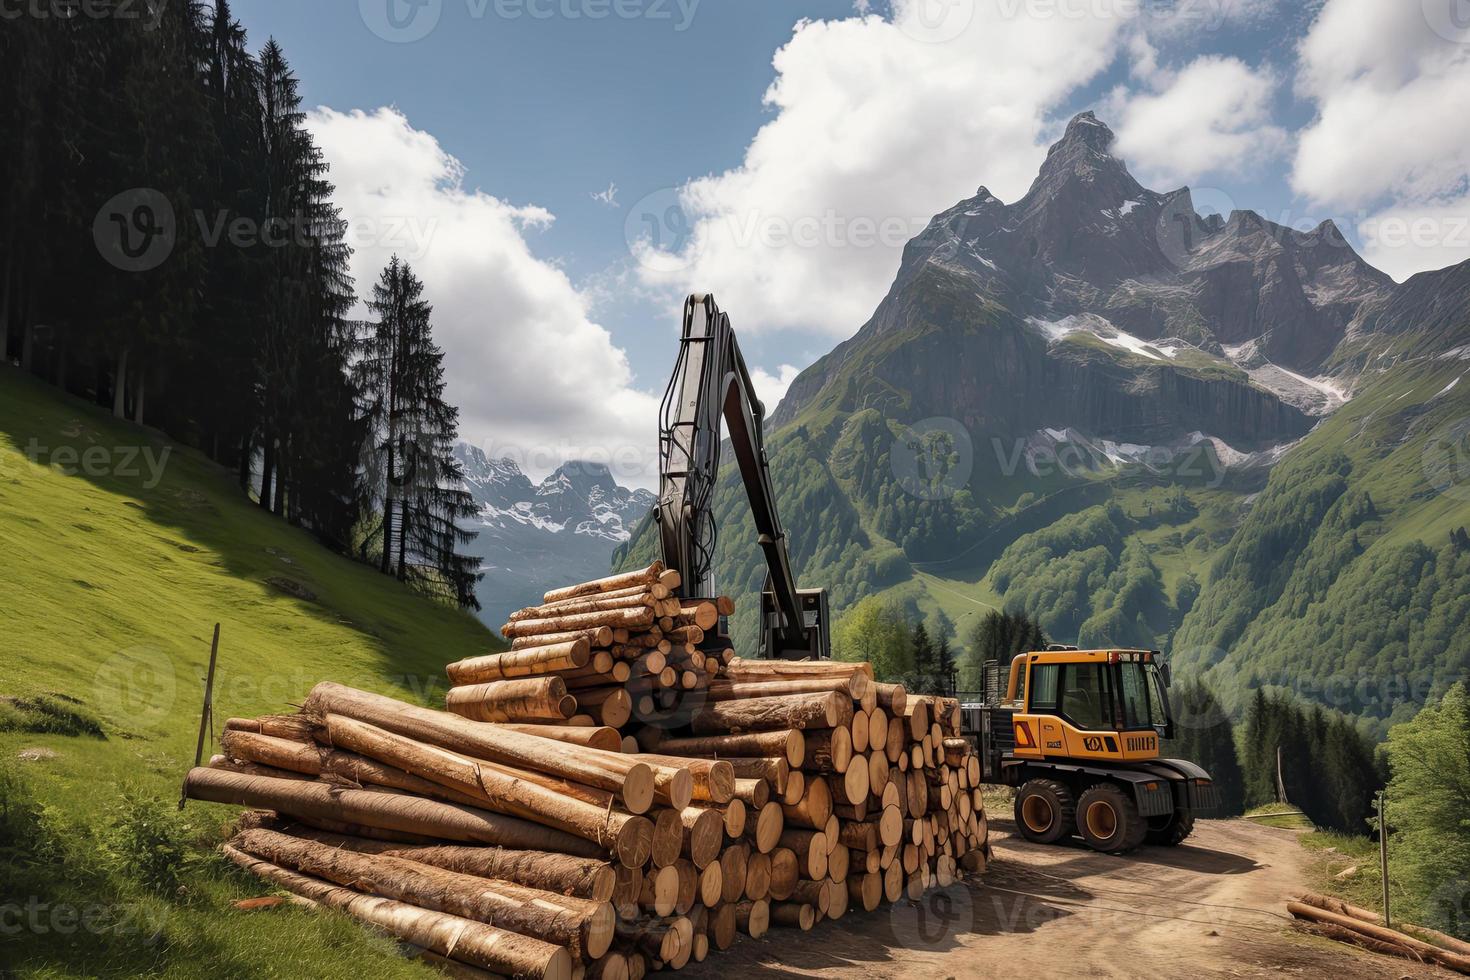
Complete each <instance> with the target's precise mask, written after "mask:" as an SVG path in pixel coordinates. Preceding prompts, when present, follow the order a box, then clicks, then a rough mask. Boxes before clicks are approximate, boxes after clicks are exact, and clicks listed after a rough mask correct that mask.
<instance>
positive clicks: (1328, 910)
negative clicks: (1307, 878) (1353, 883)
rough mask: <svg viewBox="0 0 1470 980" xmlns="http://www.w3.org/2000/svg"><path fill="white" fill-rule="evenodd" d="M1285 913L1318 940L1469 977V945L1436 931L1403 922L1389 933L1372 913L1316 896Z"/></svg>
mask: <svg viewBox="0 0 1470 980" xmlns="http://www.w3.org/2000/svg"><path fill="white" fill-rule="evenodd" d="M1286 910H1287V911H1288V912H1290V913H1291V914H1292V916H1294V917H1295V918H1296V919H1297V920H1298V923H1299V924H1300V925H1301V927H1302V928H1303V929H1305V930H1307V931H1309V932H1313V933H1316V934H1317V935H1319V936H1325V937H1327V938H1328V939H1335V940H1337V941H1338V942H1344V943H1351V944H1352V945H1354V946H1361V947H1362V948H1364V949H1370V950H1372V951H1373V952H1375V953H1383V954H1385V955H1387V956H1399V957H1402V958H1404V959H1409V960H1417V961H1418V962H1421V963H1435V964H1437V965H1439V966H1442V967H1445V968H1446V969H1450V970H1454V971H1455V972H1457V973H1467V974H1470V943H1466V942H1464V941H1462V940H1459V939H1456V938H1455V937H1454V936H1447V935H1445V934H1444V933H1442V932H1439V931H1437V930H1434V929H1427V928H1425V927H1424V926H1416V925H1412V924H1409V923H1405V922H1401V923H1399V924H1398V925H1399V928H1397V929H1390V928H1389V927H1388V926H1387V925H1386V924H1385V923H1384V921H1383V917H1382V916H1380V915H1379V914H1378V913H1377V912H1374V911H1372V910H1371V909H1365V908H1360V907H1358V906H1356V905H1350V904H1348V903H1347V902H1344V901H1342V900H1341V899H1336V898H1331V897H1329V896H1326V895H1318V894H1316V893H1315V892H1307V893H1305V894H1303V895H1301V896H1299V897H1298V898H1297V900H1296V901H1294V902H1287V903H1286Z"/></svg>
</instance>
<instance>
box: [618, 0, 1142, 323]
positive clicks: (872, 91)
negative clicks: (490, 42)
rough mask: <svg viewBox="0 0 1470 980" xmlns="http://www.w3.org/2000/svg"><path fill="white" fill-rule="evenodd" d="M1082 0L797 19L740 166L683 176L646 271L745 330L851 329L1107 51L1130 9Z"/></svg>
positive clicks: (1015, 166)
mask: <svg viewBox="0 0 1470 980" xmlns="http://www.w3.org/2000/svg"><path fill="white" fill-rule="evenodd" d="M1129 6H1130V5H1126V4H1124V5H1119V7H1121V8H1129ZM1064 7H1065V8H1066V9H1067V11H1069V13H1068V14H1067V15H1065V16H1064V15H1063V13H1062V11H1063V8H1064ZM1075 9H1076V7H1075V5H1074V6H1070V7H1069V6H1068V5H1055V4H1045V5H1042V4H1030V5H1028V4H1026V3H1024V2H1022V0H1007V2H1002V3H975V2H969V0H958V2H954V3H948V4H936V3H935V2H933V0H896V2H895V3H894V4H893V16H892V18H891V19H885V18H882V17H879V16H876V15H871V16H865V17H850V18H846V19H842V20H830V21H803V22H802V23H800V24H798V25H797V27H796V30H795V32H794V33H793V35H792V37H791V39H790V41H788V42H787V43H786V45H785V46H783V47H782V48H781V49H780V50H779V51H777V53H776V56H775V62H774V64H775V68H776V73H777V77H776V80H775V82H774V83H773V84H772V85H771V87H770V88H769V90H768V91H767V92H766V96H765V101H766V103H767V105H768V106H769V107H770V108H771V109H772V110H773V111H774V118H773V119H772V120H771V121H770V122H769V123H767V124H766V125H765V126H763V127H762V128H761V130H760V131H759V132H758V133H757V134H756V136H755V137H754V139H753V140H752V141H751V143H750V145H749V146H748V147H747V149H746V153H745V158H744V160H743V162H742V163H741V165H740V166H738V167H736V168H734V169H731V170H727V171H725V172H723V173H719V174H714V175H711V176H709V177H705V178H703V179H699V180H695V181H693V182H691V183H690V184H688V185H686V186H685V187H684V188H682V189H681V190H680V192H679V201H680V203H681V204H682V207H683V210H684V211H685V212H686V213H687V214H688V215H690V216H691V218H692V219H693V221H692V236H690V237H689V238H687V239H685V241H683V242H682V243H681V247H680V249H679V252H680V254H679V255H678V256H674V257H671V256H668V255H662V256H651V255H649V254H647V253H645V254H644V255H643V256H642V258H643V260H644V261H643V264H642V265H641V266H640V273H641V275H642V277H643V279H644V280H645V281H646V282H649V283H652V284H658V285H662V286H665V287H667V288H668V289H669V290H670V291H671V292H687V291H690V290H693V289H699V290H710V291H713V292H714V293H715V294H716V295H717V296H719V297H720V300H721V304H722V305H723V306H725V307H726V308H727V309H729V310H730V311H731V312H732V314H733V315H735V316H737V317H738V322H739V324H740V327H741V329H742V330H743V331H759V330H771V329H783V328H791V327H808V328H815V329H818V330H822V331H825V332H827V333H829V334H832V335H835V336H845V335H848V334H851V333H852V332H853V331H855V330H856V329H857V328H858V327H859V326H860V325H861V324H862V323H863V321H864V320H865V319H866V318H867V317H868V316H869V315H870V314H871V313H872V311H873V308H874V307H875V306H876V305H877V303H878V301H879V300H880V299H881V298H882V296H883V294H884V292H885V291H886V289H887V287H888V285H889V283H890V282H891V280H892V277H893V274H894V272H895V271H896V269H897V267H898V260H899V256H900V253H901V251H902V248H903V245H904V243H905V242H906V241H907V240H908V239H909V238H910V237H912V236H913V235H914V234H916V233H918V232H919V231H920V230H922V228H923V227H924V225H925V224H926V223H927V221H928V220H929V218H930V217H931V216H932V215H934V214H935V213H937V212H939V211H941V210H943V209H945V208H948V207H950V206H951V205H953V204H954V203H955V202H956V201H959V200H962V199H964V198H966V197H969V196H970V195H972V194H973V193H974V192H975V188H976V185H977V184H979V183H980V182H984V183H985V184H986V185H987V186H988V187H989V188H990V189H991V190H992V191H993V192H994V193H995V194H997V195H998V196H1000V197H1001V198H1003V199H1010V200H1014V199H1015V198H1017V197H1019V196H1020V195H1021V194H1022V193H1024V191H1025V189H1026V187H1027V186H1028V185H1029V183H1030V181H1031V180H1032V178H1033V177H1034V176H1035V173H1036V170H1037V167H1038V166H1039V165H1040V163H1041V160H1042V158H1043V156H1044V154H1045V146H1044V137H1045V135H1046V134H1047V129H1048V117H1049V115H1050V114H1052V113H1054V112H1056V111H1058V110H1059V109H1060V108H1061V106H1062V103H1063V101H1064V99H1065V98H1066V97H1067V96H1069V95H1070V94H1071V93H1073V92H1074V91H1075V90H1076V88H1077V87H1078V86H1079V85H1081V84H1083V83H1085V82H1087V81H1088V80H1090V79H1092V78H1094V77H1095V76H1096V75H1097V74H1098V73H1099V72H1101V71H1102V70H1103V69H1104V68H1105V67H1106V66H1107V65H1108V64H1109V63H1111V62H1112V60H1113V59H1114V57H1115V54H1116V51H1117V48H1118V45H1119V43H1120V40H1121V34H1122V31H1121V27H1122V25H1123V24H1124V23H1125V22H1126V21H1125V20H1124V19H1122V18H1120V17H1108V16H1094V15H1092V14H1090V13H1087V12H1086V11H1084V12H1083V14H1082V15H1080V16H1078V15H1075V14H1072V13H1070V11H1073V10H1075ZM1048 12H1050V13H1049V14H1048ZM936 14H938V15H940V16H938V18H937V19H936ZM650 211H651V213H655V214H666V213H668V211H667V209H666V208H664V207H660V208H658V209H650ZM676 213H677V212H676ZM633 227H635V228H636V227H637V226H636V224H635V225H634V226H633ZM676 230H679V229H672V228H671V229H669V231H671V232H672V231H676Z"/></svg>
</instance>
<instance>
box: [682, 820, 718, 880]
mask: <svg viewBox="0 0 1470 980" xmlns="http://www.w3.org/2000/svg"><path fill="white" fill-rule="evenodd" d="M679 824H680V826H681V827H682V828H683V835H682V838H683V845H684V847H683V850H684V853H685V854H687V855H689V859H690V860H691V861H693V862H694V866H695V867H696V868H704V867H707V866H708V865H709V863H710V862H711V861H714V860H715V859H716V858H718V857H719V856H720V845H722V844H724V843H725V817H724V814H722V813H720V811H718V810H704V809H701V808H699V807H695V806H686V807H685V808H684V809H682V810H680V811H679Z"/></svg>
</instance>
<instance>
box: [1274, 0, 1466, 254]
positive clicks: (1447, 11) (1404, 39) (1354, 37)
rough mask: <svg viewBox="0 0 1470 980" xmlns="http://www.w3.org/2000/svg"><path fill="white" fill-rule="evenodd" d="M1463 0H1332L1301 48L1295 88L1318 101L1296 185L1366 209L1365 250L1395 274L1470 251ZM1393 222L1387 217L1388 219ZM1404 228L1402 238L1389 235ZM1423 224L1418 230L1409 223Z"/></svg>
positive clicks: (1328, 201)
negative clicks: (1395, 241)
mask: <svg viewBox="0 0 1470 980" xmlns="http://www.w3.org/2000/svg"><path fill="white" fill-rule="evenodd" d="M1460 2H1461V0H1418V2H1412V3H1410V2H1403V3H1382V2H1379V0H1328V2H1327V4H1326V5H1325V6H1324V7H1323V8H1322V11H1321V12H1320V14H1319V15H1318V17H1317V19H1316V21H1314V22H1313V24H1312V27H1311V30H1310V31H1309V32H1308V34H1307V36H1306V38H1305V39H1303V41H1302V42H1301V45H1300V47H1299V52H1298V53H1299V59H1300V60H1299V65H1298V72H1297V90H1298V92H1299V93H1300V94H1301V95H1302V96H1304V97H1305V98H1307V99H1310V100H1312V101H1313V102H1315V103H1316V106H1317V117H1316V118H1315V119H1314V120H1313V121H1312V122H1311V123H1310V124H1309V125H1308V126H1307V127H1306V128H1305V129H1304V130H1303V132H1302V133H1301V137H1300V140H1299V143H1298V146H1297V151H1296V157H1295V160H1294V162H1293V167H1292V178H1291V179H1292V186H1293V188H1294V189H1295V190H1296V191H1297V192H1298V193H1300V194H1302V195H1303V196H1305V197H1308V198H1311V199H1312V200H1313V201H1316V202H1318V203H1320V204H1325V205H1330V206H1337V207H1349V208H1361V209H1366V210H1368V211H1370V212H1371V214H1372V216H1371V217H1370V218H1368V219H1367V220H1365V221H1364V222H1363V223H1362V226H1361V228H1360V230H1361V231H1362V232H1363V234H1364V236H1365V238H1371V239H1374V240H1375V241H1371V242H1370V244H1369V258H1370V259H1371V260H1373V261H1375V262H1376V263H1381V264H1382V265H1383V267H1384V268H1386V269H1387V270H1388V271H1390V272H1391V273H1392V274H1393V275H1395V276H1396V277H1402V276H1404V275H1407V274H1410V273H1413V272H1416V271H1421V270H1424V269H1430V268H1437V267H1439V266H1442V265H1445V264H1449V263H1452V262H1455V261H1462V260H1464V259H1465V258H1467V257H1470V243H1467V242H1466V241H1465V236H1464V235H1463V225H1462V224H1461V223H1460V222H1459V220H1458V217H1457V216H1458V215H1465V214H1467V213H1470V193H1467V190H1470V113H1467V112H1466V111H1465V104H1466V102H1465V96H1466V93H1467V92H1470V26H1467V25H1464V24H1462V23H1460V21H1459V20H1457V19H1456V10H1457V4H1459V3H1460ZM1385 222H1386V224H1385ZM1394 227H1401V228H1403V229H1405V232H1406V235H1407V238H1406V239H1405V240H1403V242H1402V244H1399V245H1394V246H1389V245H1385V244H1383V240H1384V239H1385V237H1386V236H1385V235H1384V234H1383V232H1382V229H1384V228H1394ZM1414 228H1417V229H1418V230H1417V231H1414V230H1413V229H1414Z"/></svg>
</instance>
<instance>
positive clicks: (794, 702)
mask: <svg viewBox="0 0 1470 980" xmlns="http://www.w3.org/2000/svg"><path fill="white" fill-rule="evenodd" d="M851 720H852V701H851V699H849V698H846V697H845V696H843V695H840V694H837V693H835V692H828V693H826V694H799V695H793V696H783V697H774V698H770V697H768V698H753V699H751V700H748V701H722V702H719V703H716V704H707V705H705V706H704V710H702V711H700V712H699V713H697V714H696V715H694V717H693V718H692V719H690V724H691V726H692V727H693V729H694V733H695V734H696V735H720V734H726V733H731V732H734V733H739V732H749V731H772V730H775V729H787V728H799V729H808V728H836V727H838V726H839V725H846V724H848V723H849V722H850V721H851Z"/></svg>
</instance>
